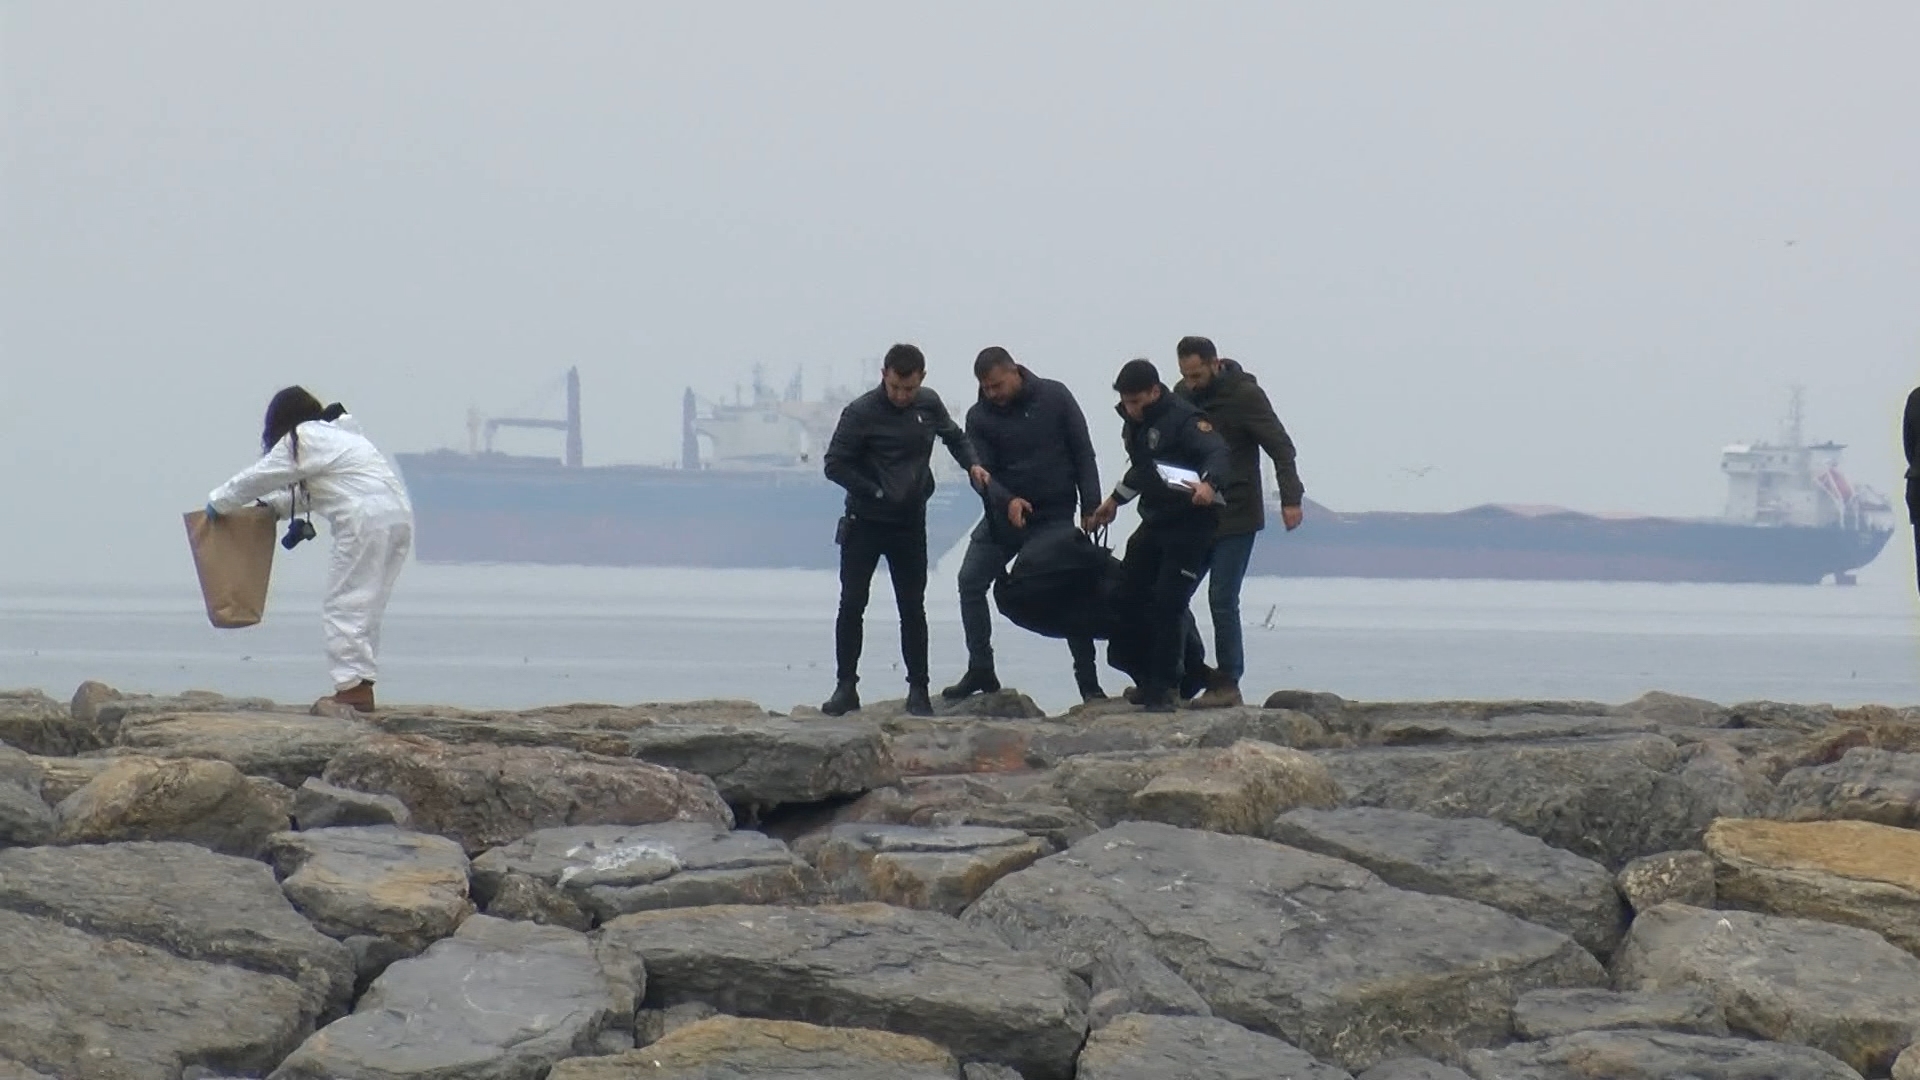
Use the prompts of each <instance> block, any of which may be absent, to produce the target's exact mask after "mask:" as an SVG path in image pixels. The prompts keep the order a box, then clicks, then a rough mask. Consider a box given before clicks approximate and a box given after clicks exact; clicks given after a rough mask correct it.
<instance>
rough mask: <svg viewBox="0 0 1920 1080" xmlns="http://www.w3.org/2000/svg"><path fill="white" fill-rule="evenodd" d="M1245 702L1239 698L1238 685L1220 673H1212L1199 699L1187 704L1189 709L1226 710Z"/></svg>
mask: <svg viewBox="0 0 1920 1080" xmlns="http://www.w3.org/2000/svg"><path fill="white" fill-rule="evenodd" d="M1245 703H1246V702H1245V701H1244V700H1243V699H1242V698H1241V697H1240V683H1239V682H1238V681H1236V680H1234V679H1230V678H1228V677H1227V676H1226V675H1225V674H1224V673H1222V672H1218V671H1216V672H1213V677H1212V678H1210V679H1208V680H1207V688H1206V690H1205V691H1203V692H1202V693H1201V694H1200V696H1199V697H1196V698H1194V699H1193V700H1192V701H1189V702H1187V707H1188V708H1190V709H1227V708H1232V707H1233V706H1235V705H1243V704H1245Z"/></svg>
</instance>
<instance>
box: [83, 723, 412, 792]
mask: <svg viewBox="0 0 1920 1080" xmlns="http://www.w3.org/2000/svg"><path fill="white" fill-rule="evenodd" d="M378 730H379V729H377V728H375V727H373V726H372V725H371V724H368V723H366V722H365V721H363V720H349V719H342V718H340V717H334V716H312V715H306V716H296V715H293V714H291V713H275V712H163V713H154V714H147V715H132V716H128V717H126V718H125V719H124V720H122V721H121V722H120V729H119V734H118V736H117V737H116V738H115V740H114V742H115V745H116V746H117V747H121V748H124V749H126V750H127V751H130V752H132V753H135V754H139V755H142V756H145V757H155V758H200V759H204V760H211V761H225V762H227V763H229V764H231V765H232V766H233V767H234V768H237V769H239V770H240V771H241V772H243V773H246V774H247V775H248V776H264V777H266V778H268V779H270V780H274V781H276V782H278V783H281V784H284V785H286V786H287V787H290V788H297V787H299V786H300V785H301V783H302V782H304V781H305V780H306V779H307V778H308V777H313V776H319V775H320V774H321V773H322V772H323V771H325V770H326V767H327V762H329V761H331V760H332V759H333V757H334V755H335V754H338V753H339V752H340V751H342V750H344V749H346V748H347V747H349V746H351V745H353V744H354V743H355V742H357V741H359V740H361V739H364V738H367V737H368V736H370V735H374V734H376V733H378Z"/></svg>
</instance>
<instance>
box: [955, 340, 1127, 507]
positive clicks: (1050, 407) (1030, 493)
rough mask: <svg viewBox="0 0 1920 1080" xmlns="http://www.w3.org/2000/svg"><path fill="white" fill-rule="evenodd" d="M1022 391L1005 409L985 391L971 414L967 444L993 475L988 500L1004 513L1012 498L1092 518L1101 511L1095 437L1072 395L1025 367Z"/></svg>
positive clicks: (968, 417) (1057, 384)
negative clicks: (988, 397) (1077, 511)
mask: <svg viewBox="0 0 1920 1080" xmlns="http://www.w3.org/2000/svg"><path fill="white" fill-rule="evenodd" d="M1019 370H1020V392H1019V393H1018V394H1015V395H1014V397H1013V399H1012V400H1011V401H1008V402H1007V403H1006V404H1004V405H997V404H995V403H993V402H992V401H989V400H987V396H986V394H985V393H982V394H981V395H980V397H979V400H978V401H976V402H974V404H973V407H972V408H970V409H968V410H967V440H968V441H969V442H971V443H972V444H973V452H974V453H975V454H976V455H978V456H979V458H980V464H981V465H983V466H985V467H986V470H987V471H988V472H989V473H991V474H993V481H992V482H991V483H990V484H988V485H987V496H988V498H989V499H990V500H991V502H992V504H993V507H994V508H995V509H996V510H1002V511H1004V510H1005V509H1006V506H1007V504H1008V503H1010V502H1012V501H1013V500H1015V499H1025V500H1027V501H1028V502H1030V503H1032V504H1033V506H1034V509H1035V510H1036V511H1038V512H1039V513H1041V514H1045V515H1057V516H1071V515H1072V513H1073V511H1074V509H1075V507H1078V509H1079V512H1080V513H1081V514H1091V513H1092V512H1093V510H1094V508H1095V507H1097V506H1099V505H1100V470H1099V468H1098V467H1097V466H1096V465H1095V463H1094V452H1093V437H1092V436H1091V435H1089V434H1088V433H1087V418H1086V415H1085V414H1084V413H1082V412H1081V411H1080V404H1079V402H1077V401H1075V400H1074V399H1073V391H1071V390H1068V389H1067V388H1066V386H1064V385H1063V384H1061V383H1059V382H1056V381H1054V380H1052V379H1042V378H1040V377H1039V376H1037V375H1035V374H1034V373H1033V372H1031V371H1028V370H1027V369H1026V368H1025V367H1024V366H1021V367H1020V369H1019Z"/></svg>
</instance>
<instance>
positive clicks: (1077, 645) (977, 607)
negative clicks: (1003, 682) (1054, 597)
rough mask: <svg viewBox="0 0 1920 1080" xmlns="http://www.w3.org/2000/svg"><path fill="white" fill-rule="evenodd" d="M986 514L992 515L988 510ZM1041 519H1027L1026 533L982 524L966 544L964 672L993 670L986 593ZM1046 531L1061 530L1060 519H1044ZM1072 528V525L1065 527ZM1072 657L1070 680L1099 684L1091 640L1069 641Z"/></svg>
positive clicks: (962, 605) (990, 618)
mask: <svg viewBox="0 0 1920 1080" xmlns="http://www.w3.org/2000/svg"><path fill="white" fill-rule="evenodd" d="M987 512H988V513H989V514H991V513H993V512H994V511H992V510H988V511H987ZM1042 521H1043V519H1040V518H1037V517H1035V518H1029V519H1028V521H1027V527H1026V528H1025V529H1015V528H1013V526H1012V525H1011V523H1008V524H1005V525H1004V526H1003V527H1001V528H997V529H996V528H993V527H992V526H991V525H990V523H989V522H987V521H984V520H983V521H981V522H980V524H978V525H976V526H974V529H973V535H972V537H970V538H969V539H968V541H967V554H966V557H965V558H963V559H961V560H960V626H961V629H962V630H964V631H965V632H966V637H967V668H968V669H969V670H972V671H991V670H992V669H993V612H992V611H991V610H989V609H988V607H987V591H988V590H989V589H991V588H993V582H994V579H995V578H996V577H998V576H999V574H1000V571H1002V570H1004V569H1006V567H1007V564H1008V563H1009V562H1012V561H1013V557H1014V556H1015V555H1017V554H1019V552H1020V548H1021V546H1022V545H1023V544H1024V543H1025V541H1026V538H1027V537H1028V536H1031V535H1033V531H1034V530H1035V529H1036V528H1039V527H1041V525H1042ZM1045 523H1046V524H1047V525H1048V526H1049V527H1053V528H1060V527H1063V526H1062V525H1061V524H1060V519H1058V518H1049V519H1045ZM1064 527H1066V528H1071V527H1072V526H1071V525H1067V526H1064ZM1067 648H1068V649H1069V650H1070V651H1071V652H1072V653H1073V677H1074V679H1075V680H1077V681H1078V682H1081V683H1092V682H1098V681H1099V674H1100V667H1099V661H1098V659H1097V658H1096V654H1095V653H1094V649H1093V639H1092V638H1068V639H1067Z"/></svg>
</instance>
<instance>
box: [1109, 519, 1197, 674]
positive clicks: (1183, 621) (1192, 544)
mask: <svg viewBox="0 0 1920 1080" xmlns="http://www.w3.org/2000/svg"><path fill="white" fill-rule="evenodd" d="M1212 526H1213V522H1212V521H1211V520H1204V519H1203V520H1202V521H1201V522H1200V523H1199V525H1198V527H1195V526H1193V525H1188V524H1186V523H1184V522H1181V523H1178V524H1172V525H1169V524H1150V523H1147V522H1141V523H1140V527H1139V528H1137V529H1135V530H1134V532H1133V537H1132V538H1131V539H1129V540H1128V541H1127V554H1126V556H1125V558H1123V559H1122V560H1121V564H1122V565H1123V566H1124V567H1125V568H1126V583H1127V584H1126V589H1127V593H1128V595H1129V596H1130V597H1132V598H1133V603H1134V604H1138V605H1140V606H1141V608H1143V609H1144V611H1145V613H1146V618H1147V626H1146V628H1145V629H1146V638H1147V649H1148V652H1147V663H1146V677H1145V679H1144V681H1142V682H1140V683H1139V684H1138V685H1139V688H1140V693H1141V699H1142V700H1143V701H1151V700H1153V699H1154V698H1156V697H1159V696H1161V695H1163V694H1170V693H1172V692H1173V691H1174V690H1175V689H1176V688H1177V687H1178V686H1179V685H1180V676H1181V671H1182V669H1183V668H1184V666H1185V664H1184V662H1183V660H1182V651H1183V648H1184V641H1183V639H1184V638H1185V637H1186V636H1187V628H1188V626H1189V625H1191V620H1192V614H1191V613H1190V612H1188V610H1187V604H1188V603H1189V602H1190V601H1192V599H1193V594H1194V591H1195V590H1197V589H1198V588H1199V587H1200V575H1202V574H1204V573H1206V572H1207V558H1208V556H1209V554H1210V553H1211V552H1212V550H1213V528H1212Z"/></svg>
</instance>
